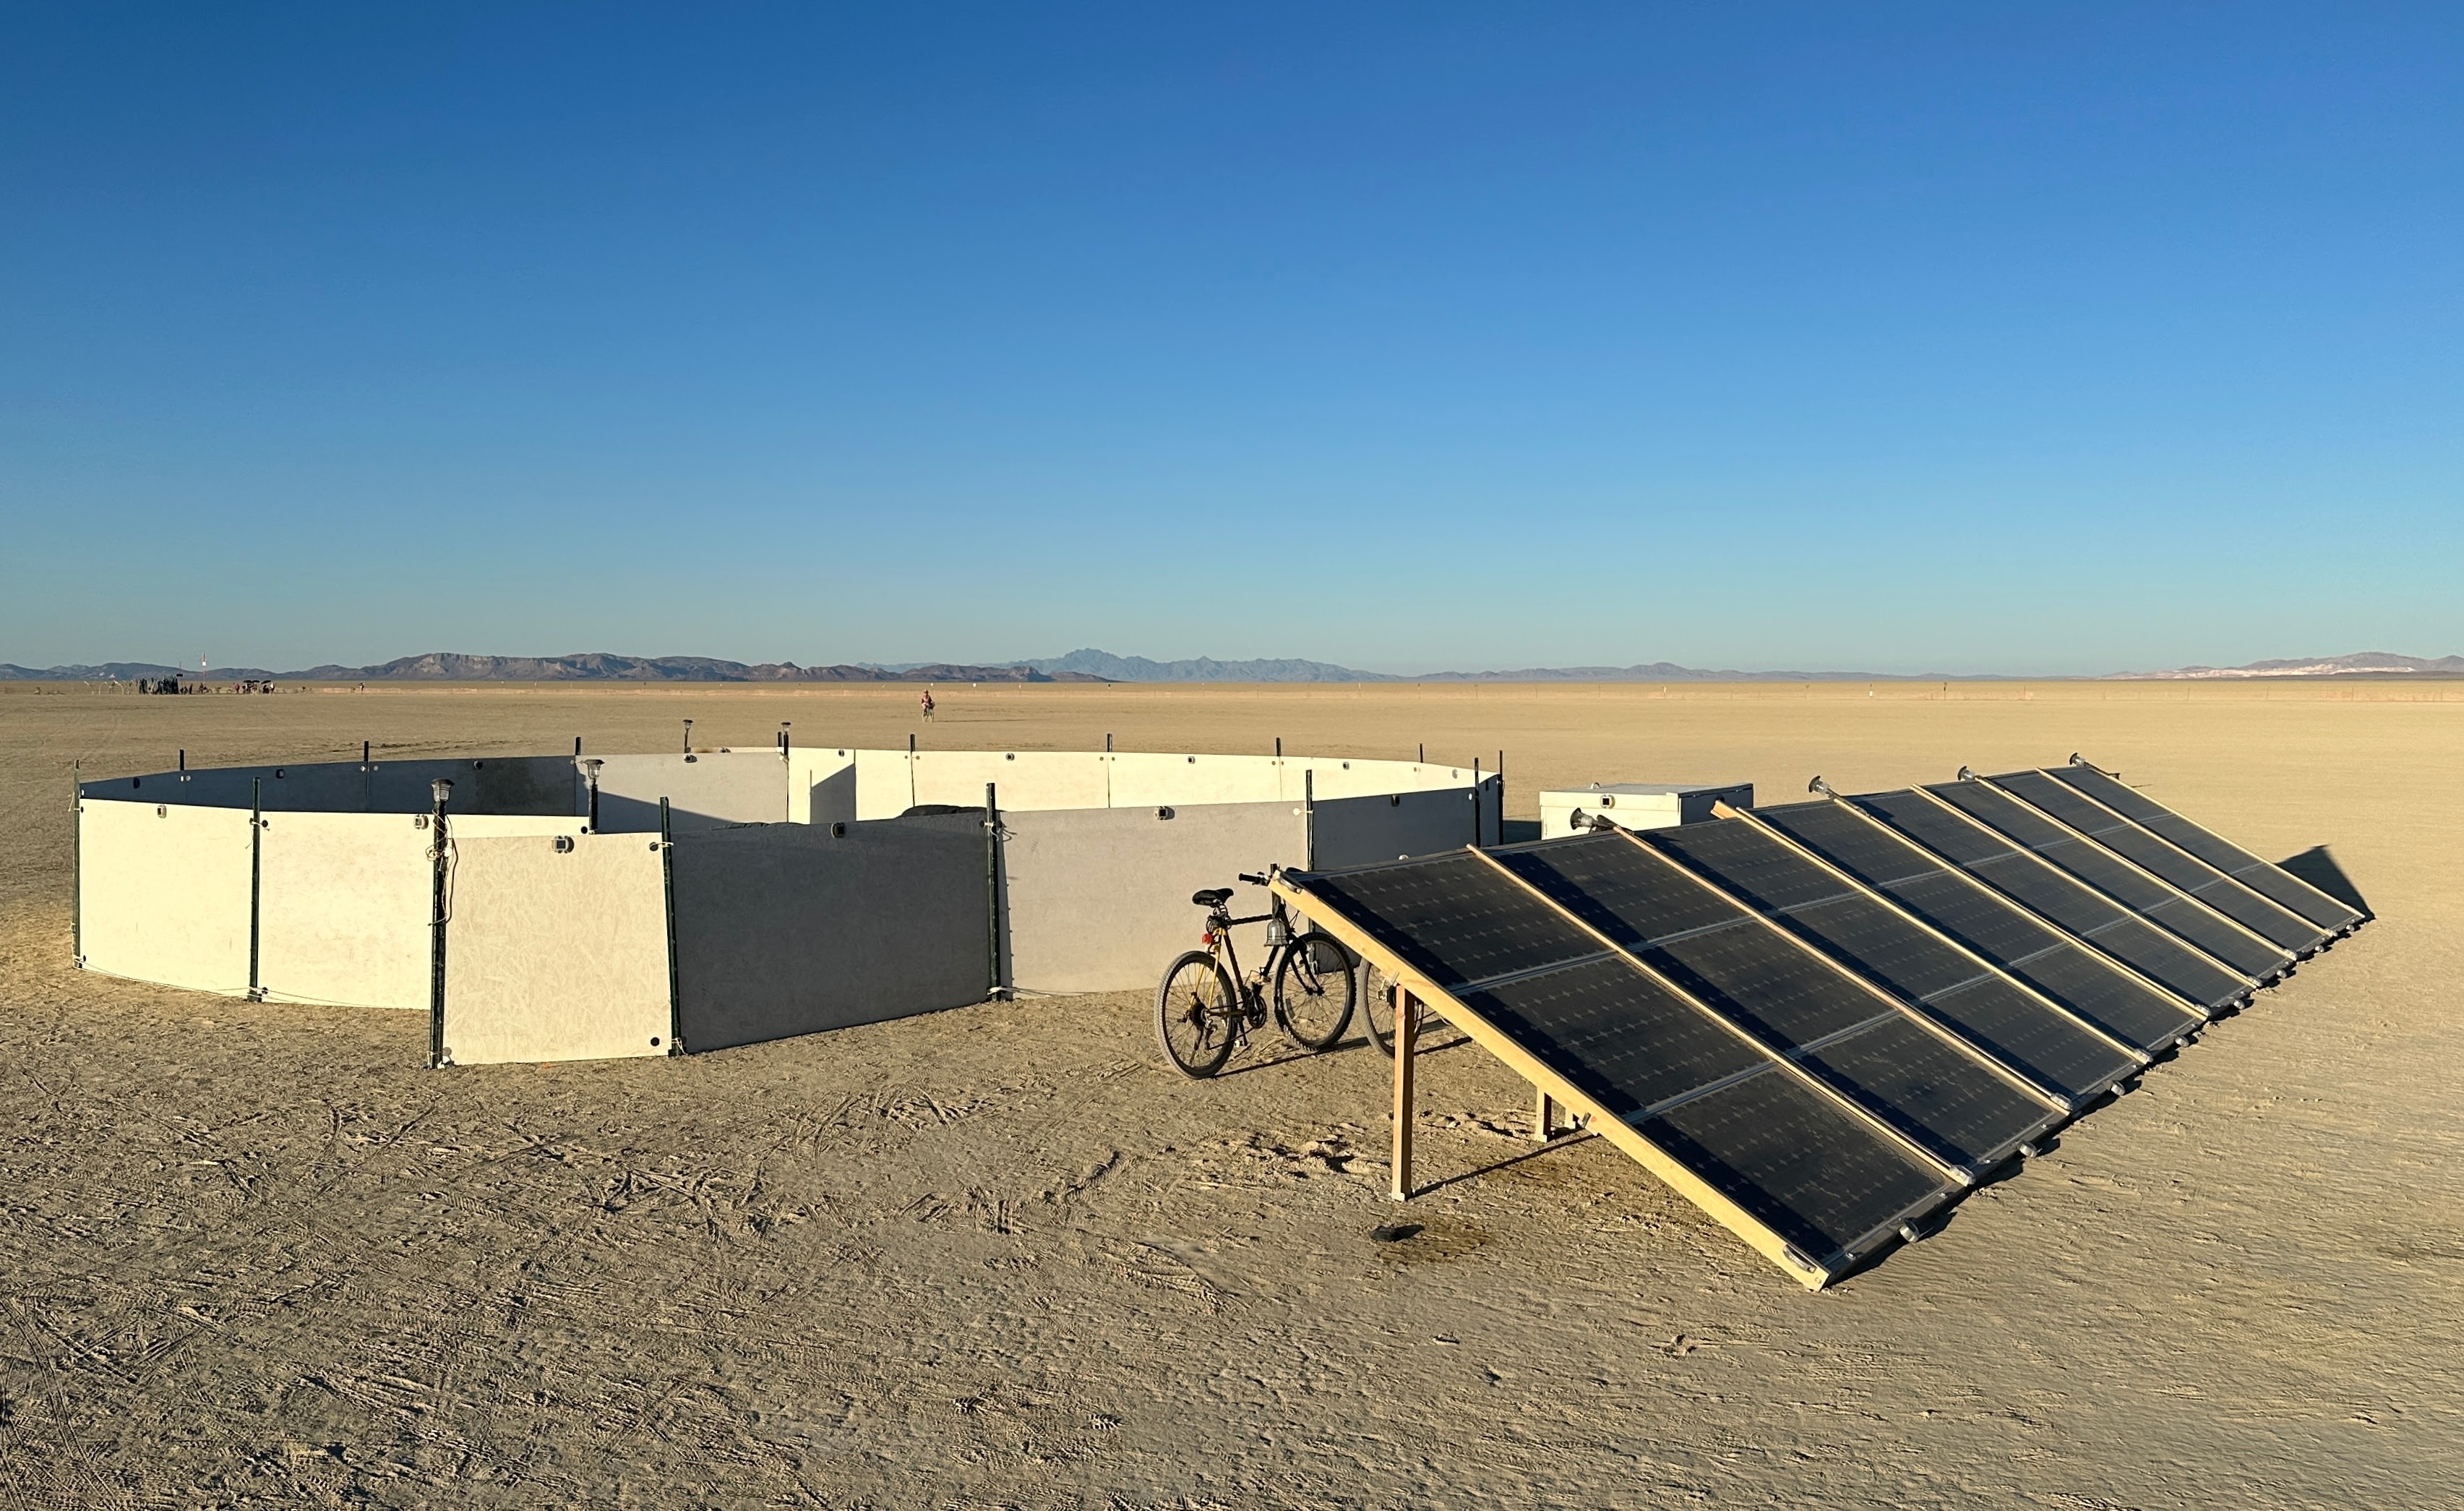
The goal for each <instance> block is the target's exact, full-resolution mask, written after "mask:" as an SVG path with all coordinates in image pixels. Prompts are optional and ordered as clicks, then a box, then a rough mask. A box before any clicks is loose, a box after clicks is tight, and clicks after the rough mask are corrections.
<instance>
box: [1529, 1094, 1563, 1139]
mask: <svg viewBox="0 0 2464 1511" xmlns="http://www.w3.org/2000/svg"><path fill="white" fill-rule="evenodd" d="M1556 1136H1557V1099H1556V1098H1554V1097H1551V1096H1550V1095H1549V1094H1548V1093H1547V1092H1545V1091H1542V1090H1540V1089H1539V1088H1537V1087H1534V1088H1532V1092H1531V1142H1532V1143H1534V1144H1546V1143H1548V1142H1549V1141H1550V1140H1551V1139H1553V1138H1555V1137H1556Z"/></svg>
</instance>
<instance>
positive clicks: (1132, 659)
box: [0, 650, 2464, 682]
mask: <svg viewBox="0 0 2464 1511" xmlns="http://www.w3.org/2000/svg"><path fill="white" fill-rule="evenodd" d="M2106 675H2107V677H2108V678H2109V679H2117V680H2127V681H2138V680H2176V679H2196V678H2253V677H2366V676H2427V677H2458V676H2464V656H2440V657H2438V658H2437V659H2435V660H2424V659H2422V658H2421V657H2419V656H2396V655H2394V654H2392V653H2390V652H2387V651H2362V652H2357V653H2355V654H2353V655H2351V656H2321V657H2316V658H2313V659H2309V660H2291V661H2254V662H2252V663H2250V664H2249V665H2247V666H2228V667H2211V666H2186V667H2181V668H2178V669H2176V670H2174V671H2169V672H2114V673H2109V674H2106ZM165 677H183V678H199V677H200V674H198V673H196V672H192V671H188V670H186V669H184V668H181V667H175V666H161V665H156V664H154V663H152V662H146V661H106V662H103V663H102V664H100V665H98V666H54V667H48V668H44V669H42V670H36V669H34V668H32V667H25V666H16V665H12V664H10V663H8V662H5V661H0V681H32V682H101V681H122V682H126V681H135V680H137V679H138V678H165ZM202 679H203V680H206V681H209V682H236V681H245V680H265V679H271V680H275V681H285V682H1844V681H1855V682H1945V681H1952V682H1957V681H2012V680H2020V679H2021V678H2008V677H2000V676H1995V675H1991V674H1987V675H1974V674H1969V675H1950V674H1945V673H1934V672H1927V673H1920V674H1909V673H1901V672H1737V671H1719V672H1710V671H1703V670H1700V669H1698V668H1695V667H1690V666H1679V665H1676V664H1675V663H1673V662H1669V661H1652V662H1647V663H1643V664H1639V665H1635V666H1554V667H1527V668H1524V669H1522V670H1520V671H1507V672H1425V673H1421V674H1419V676H1397V675H1396V674H1394V673H1390V672H1362V671H1356V670H1354V669H1353V668H1351V667H1348V666H1336V665H1333V664H1332V663H1331V662H1326V661H1303V660H1278V659H1262V660H1248V661H1218V660H1215V659H1213V658H1211V657H1207V656H1200V657H1199V658H1197V659H1195V660H1188V661H1152V660H1149V659H1148V658H1147V657H1145V656H1114V655H1113V654H1112V653H1111V652H1110V651H1095V650H1082V651H1072V652H1070V653H1069V654H1068V655H1067V656H1049V657H1046V658H1044V659H1042V660H1030V661H1013V662H1008V663H1005V664H1001V665H991V666H967V665H959V664H956V663H952V662H946V661H920V662H911V663H908V664H905V665H897V666H873V665H863V664H857V665H844V664H843V665H835V666H798V665H797V664H796V663H795V662H793V661H763V662H759V663H752V664H748V663H746V662H743V661H722V660H717V659H715V658H713V657H710V656H611V655H609V654H607V653H605V652H588V653H583V654H578V655H574V656H466V655H462V654H460V653H458V652H451V651H433V652H430V653H429V654H428V655H426V656H403V657H401V658H400V659H398V660H392V661H386V662H385V663H384V664H382V665H378V666H333V665H327V666H312V667H309V668H308V669H306V670H305V671H297V672H269V671H265V670H263V669H261V668H257V667H241V666H218V667H215V668H213V669H211V670H209V671H208V672H206V673H204V674H202ZM2030 679H2031V680H2062V678H2030Z"/></svg>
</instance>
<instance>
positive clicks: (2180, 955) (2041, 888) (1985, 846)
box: [1852, 792, 2250, 1008]
mask: <svg viewBox="0 0 2464 1511" xmlns="http://www.w3.org/2000/svg"><path fill="white" fill-rule="evenodd" d="M1852 801H1854V802H1855V803H1856V805H1857V806H1858V807H1859V809H1861V810H1863V811H1866V812H1868V813H1871V814H1873V815H1874V816H1875V817H1876V818H1878V819H1880V820H1881V821H1882V823H1883V824H1884V825H1885V826H1887V827H1888V828H1890V829H1892V830H1895V831H1897V832H1898V833H1902V834H1903V835H1905V836H1907V837H1908V838H1909V839H1912V840H1914V841H1916V842H1917V843H1918V844H1919V845H1922V846H1924V847H1925V848H1926V849H1928V850H1931V851H1933V852H1934V853H1935V854H1937V855H1941V856H1943V857H1944V858H1946V859H1948V860H1951V861H1953V862H1955V863H1957V864H1958V865H1959V866H1960V867H1961V869H1963V870H1965V871H1966V872H1967V873H1968V874H1969V876H1972V877H1974V878H1977V879H1978V880H1980V881H1983V882H1984V883H1985V884H1986V885H1988V886H1990V887H1991V888H1993V889H1994V890H1995V891H1997V892H1999V893H2001V894H2002V895H2003V896H2005V897H2007V898H2009V899H2011V900H2013V901H2014V902H2017V903H2018V904H2019V905H2021V906H2022V907H2025V908H2028V909H2030V910H2032V911H2034V912H2035V914H2036V915H2037V916H2038V917H2040V918H2042V919H2044V920H2045V921H2046V922H2049V923H2051V924H2053V925H2054V926H2055V927H2056V928H2057V929H2060V930H2063V931H2064V932H2066V933H2069V934H2071V935H2073V936H2075V937H2077V938H2079V939H2082V940H2085V941H2086V942H2088V943H2089V944H2093V945H2095V946H2096V947H2097V948H2099V949H2101V950H2102V951H2104V952H2105V953H2106V954H2108V955H2110V956H2112V957H2113V958H2114V959H2116V960H2119V961H2121V962H2122V963H2123V964H2124V965H2126V966H2128V967H2131V968H2132V969H2133V970H2136V971H2138V972H2139V973H2140V974H2141V975H2144V976H2145V977H2147V978H2148V979H2149V980H2150V981H2153V982H2155V983H2156V984H2157V985H2159V986H2161V987H2164V988H2167V989H2169V990H2172V991H2176V992H2179V993H2180V994H2181V995H2183V996H2185V997H2187V998H2189V1000H2190V1001H2192V1002H2195V1003H2199V1004H2201V1005H2202V1006H2205V1007H2210V1008H2215V1007H2222V1006H2223V1005H2225V1004H2226V1003H2230V1002H2234V1001H2238V1000H2239V999H2240V998H2242V997H2243V996H2245V995H2247V994H2248V992H2249V989H2250V983H2249V982H2248V981H2247V980H2245V979H2244V978H2242V977H2240V976H2237V975H2235V974H2233V972H2232V971H2231V970H2228V969H2226V968H2225V967H2223V966H2221V965H2219V964H2217V963H2216V962H2215V961H2214V960H2213V959H2212V958H2211V957H2210V956H2207V955H2205V954H2202V953H2200V952H2199V951H2198V950H2195V949H2193V948H2191V947H2190V946H2189V945H2188V944H2184V943H2183V942H2182V941H2181V940H2180V939H2178V938H2176V937H2174V936H2173V935H2171V934H2169V933H2167V932H2166V931H2165V930H2163V929H2161V928H2158V927H2156V926H2155V925H2154V924H2152V923H2149V922H2146V921H2145V920H2144V919H2142V918H2140V917H2139V916H2138V915H2137V914H2135V913H2132V912H2130V911H2128V910H2127V909H2125V908H2123V906H2122V904H2120V903H2118V902H2116V901H2114V900H2111V899H2110V898H2107V897H2105V896H2104V895H2103V894H2101V893H2100V892H2097V891H2096V890H2094V889H2093V888H2091V887H2089V886H2087V885H2086V884H2085V883H2083V882H2081V881H2079V879H2078V878H2075V877H2072V876H2070V875H2068V874H2066V873H2064V872H2061V871H2059V870H2057V869H2055V868H2054V867H2052V866H2050V865H2047V864H2046V863H2044V862H2043V861H2041V860H2039V859H2037V858H2036V857H2035V856H2034V855H2029V854H2028V853H2027V852H2026V851H2023V850H2021V849H2019V848H2018V847H2017V846H2015V845H2013V844H2012V843H2010V842H2009V841H2008V840H2005V839H2002V838H1999V837H1997V836H1996V835H1994V834H1993V833H1991V831H1989V830H1984V829H1979V828H1977V827H1976V826H1975V825H1973V824H1971V823H1969V821H1968V820H1966V819H1964V818H1962V817H1961V816H1960V815H1959V814H1957V813H1950V812H1945V811H1943V810H1942V809H1941V808H1940V807H1939V806H1937V805H1936V804H1935V803H1934V802H1933V801H1932V800H1931V799H1929V798H1927V797H1925V795H1924V794H1923V793H1920V792H1873V793H1866V794H1862V795H1859V796H1858V797H1856V798H1854V799H1852Z"/></svg>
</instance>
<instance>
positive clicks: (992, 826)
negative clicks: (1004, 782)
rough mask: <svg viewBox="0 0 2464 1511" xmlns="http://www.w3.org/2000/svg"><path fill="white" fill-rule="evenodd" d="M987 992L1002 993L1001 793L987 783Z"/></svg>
mask: <svg viewBox="0 0 2464 1511" xmlns="http://www.w3.org/2000/svg"><path fill="white" fill-rule="evenodd" d="M984 975H985V977H986V989H985V992H984V995H985V996H987V997H999V996H1000V995H1001V795H1000V793H999V792H998V791H997V790H996V785H995V784H994V783H991V782H987V783H985V784H984Z"/></svg>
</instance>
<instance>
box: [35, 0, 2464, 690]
mask: <svg viewBox="0 0 2464 1511" xmlns="http://www.w3.org/2000/svg"><path fill="white" fill-rule="evenodd" d="M2459 128H2464V11H2458V10H2456V9H2455V8H2453V7H2452V6H2449V7H2433V6H2424V7H2418V8H2390V7H2372V6H2336V7H2324V6H2321V7H2307V8H2298V9H2297V8H2290V7H2267V6H2255V5H2235V6H2225V5H2165V4H2145V3H2142V4H2131V5H2111V6H2099V7H2079V6H2055V5H2044V6H2033V7H2008V6H1996V7H1979V6H1974V5H1955V4H1941V5H1930V6H1902V7H1892V6H1857V7H1845V6H1830V5H1804V6H1769V7H1761V6H1750V5H1736V6H1719V7H1707V6H1706V7H1694V8H1685V9H1676V8H1663V7H1647V6H1639V5H1618V6H1605V7H1597V8H1593V7H1582V6H1558V7H1494V6H1478V7H1475V6H1460V7H1446V6H1429V5H1408V6H1396V7H1391V8H1380V7H1371V6H1322V5H1310V6H1293V7H1276V6H1267V5H1251V6H1238V7H1235V6H1213V7H1204V6H1152V5H1149V6H1122V7H1117V8H1105V7H1096V6H1026V5H1001V6H985V7H979V8H971V7H931V6H921V5H917V6H881V7H876V8H870V9H848V8H825V7H819V6H782V7H777V8H762V7H695V8H686V7H672V8H647V9H641V10H624V9H620V8H616V7H611V6H601V5H589V6H583V5H575V6H569V7H547V8H542V7H515V6H498V5H487V6H470V7H455V6H451V5H421V6H395V7H371V6H317V7H300V8H297V9H284V8H280V7H273V6H264V7H250V8H238V7H204V6H185V5H177V6H175V5H161V6H152V7H120V6H109V5H95V4H73V5H61V6H41V5H31V4H22V3H21V4H16V5H12V6H11V7H9V8H8V9H7V10H6V11H5V12H0V207H5V208H0V660H12V661H18V662H23V663H30V664H35V665H47V664H51V663H53V662H58V661H91V660H101V659H147V660H172V659H180V658H187V659H190V660H193V659H194V657H195V656H197V655H198V654H199V653H200V652H209V653H210V654H211V655H212V656H213V658H214V660H215V661H216V663H217V664H255V665H266V666H274V667H277V668H280V667H288V666H292V665H297V664H302V663H306V662H314V661H323V660H340V661H344V662H360V661H366V660H375V659H380V658H384V657H388V656H398V655H405V654H409V653H412V652H418V651H426V650H460V651H495V652H505V653H515V654H545V653H557V652H565V651H577V650H614V651H622V652H627V653H632V654H645V655H659V654H700V655H715V656H733V657H737V658H741V659H779V658H784V659H793V660H797V661H802V662H806V663H812V662H824V661H838V660H859V659H870V660H919V659H927V658H954V659H984V658H1009V657H1016V656H1049V655H1057V654H1059V653H1061V652H1063V651H1066V650H1068V649H1070V648H1072V647H1075V646H1080V645H1097V646H1102V647H1105V648H1107V649H1111V650H1114V651H1118V652H1122V653H1125V654H1143V655H1148V656H1158V657H1171V656H1194V655H1213V656H1227V657H1229V656H1309V657H1314V658H1318V659H1324V660H1334V661H1341V662H1345V663H1348V664H1352V665H1357V666H1363V667H1369V668H1374V669H1380V670H1397V671H1411V670H1430V669H1439V668H1478V667H1495V666H1522V665H1534V664H1542V665H1570V664H1591V663H1604V662H1606V663H1627V662H1633V661H1639V660H1659V659H1669V660H1675V661H1680V662H1684V663H1688V664H1692V665H1716V666H1736V667H1747V668H1760V667H1782V666H1786V667H1808V668H1841V667H1857V668H1863V669H1874V670H1882V671H1920V670H1944V671H1953V672H1959V671H2007V672H2023V673H2024V672H2048V673H2055V672H2093V671H2103V670H2111V669H2116V668H2121V667H2149V666H2166V665H2176V664H2182V663H2185V662H2191V661H2203V662H2211V663H2222V662H2238V661H2244V660H2250V659H2255V658H2258V657H2262V656H2292V655H2312V654H2331V653H2337V652H2343V651H2349V650H2358V649H2365V648H2369V649H2387V650H2397V651H2405V652H2409V653H2412V654H2416V655H2432V656H2434V655H2442V654H2447V653H2449V652H2454V651H2459V650H2464V633H2459V632H2464V594H2459V592H2458V591H2457V583H2458V581H2459V569H2464V470H2460V469H2459V464H2464V381H2459V380H2464V280H2459V274H2464V234H2459V233H2464V217H2459V214H2458V211H2459V208H2464V129H2459Z"/></svg>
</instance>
